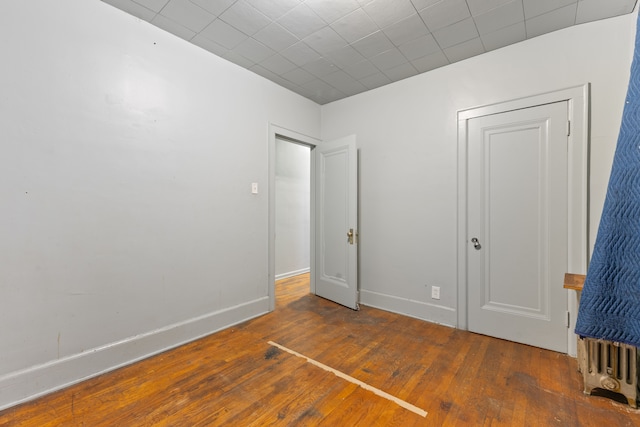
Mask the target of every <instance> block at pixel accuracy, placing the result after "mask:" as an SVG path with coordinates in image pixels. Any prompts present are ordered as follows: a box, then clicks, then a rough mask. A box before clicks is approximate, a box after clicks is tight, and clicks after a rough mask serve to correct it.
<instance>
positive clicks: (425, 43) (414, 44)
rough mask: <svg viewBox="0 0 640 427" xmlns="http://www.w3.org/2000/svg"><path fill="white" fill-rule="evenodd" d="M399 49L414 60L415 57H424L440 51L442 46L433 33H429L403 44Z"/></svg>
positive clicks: (410, 59)
mask: <svg viewBox="0 0 640 427" xmlns="http://www.w3.org/2000/svg"><path fill="white" fill-rule="evenodd" d="M399 49H400V52H402V54H403V55H404V56H405V57H406V58H407V59H408V60H409V61H413V60H414V59H418V58H422V57H423V56H427V55H431V54H432V53H435V52H438V51H439V50H440V46H439V45H438V43H437V42H436V39H435V38H434V37H433V35H431V34H427V35H425V36H422V37H420V38H417V39H415V40H411V41H410V42H408V43H405V44H403V45H402V46H400V48H399Z"/></svg>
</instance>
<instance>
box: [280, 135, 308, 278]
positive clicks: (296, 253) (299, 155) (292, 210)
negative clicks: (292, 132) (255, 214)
mask: <svg viewBox="0 0 640 427" xmlns="http://www.w3.org/2000/svg"><path fill="white" fill-rule="evenodd" d="M275 178H276V180H275V187H276V188H275V191H276V254H275V255H276V256H275V261H276V279H281V278H285V277H290V276H294V275H296V274H302V273H305V272H307V271H309V266H310V263H311V261H310V244H311V243H310V235H311V231H310V228H309V227H310V218H311V212H310V201H311V150H310V148H309V147H308V146H304V145H299V144H294V143H292V142H288V141H284V140H282V139H276V177H275Z"/></svg>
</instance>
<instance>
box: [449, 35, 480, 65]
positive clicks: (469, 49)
mask: <svg viewBox="0 0 640 427" xmlns="http://www.w3.org/2000/svg"><path fill="white" fill-rule="evenodd" d="M483 52H484V46H483V45H482V41H480V38H479V37H478V38H475V39H472V40H468V41H466V42H464V43H460V44H458V45H455V46H451V47H449V48H447V49H444V54H445V55H447V58H448V59H449V61H450V62H458V61H462V60H463V59H467V58H471V57H472V56H476V55H480V54H481V53H483Z"/></svg>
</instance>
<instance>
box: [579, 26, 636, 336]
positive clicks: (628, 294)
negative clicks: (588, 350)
mask: <svg viewBox="0 0 640 427" xmlns="http://www.w3.org/2000/svg"><path fill="white" fill-rule="evenodd" d="M639 26H640V17H639V19H638V22H637V23H636V29H637V30H638V27H639ZM576 333H577V334H578V335H580V336H585V337H590V338H598V339H604V340H608V341H614V342H621V343H625V344H631V345H634V346H637V347H640V31H637V32H636V44H635V52H634V56H633V63H632V65H631V78H630V80H629V89H628V90H627V98H626V104H625V106H624V112H623V115H622V124H621V127H620V134H619V136H618V144H617V146H616V152H615V156H614V159H613V167H612V169H611V177H610V179H609V186H608V188H607V196H606V199H605V202H604V208H603V212H602V218H601V220H600V227H599V228H598V236H597V238H596V244H595V248H594V251H593V256H592V257H591V263H590V265H589V270H588V271H587V277H586V279H585V284H584V289H583V291H582V297H581V300H580V308H579V311H578V319H577V324H576Z"/></svg>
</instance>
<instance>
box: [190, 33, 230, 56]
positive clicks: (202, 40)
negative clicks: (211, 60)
mask: <svg viewBox="0 0 640 427" xmlns="http://www.w3.org/2000/svg"><path fill="white" fill-rule="evenodd" d="M191 43H193V44H195V45H196V46H200V47H201V48H203V49H204V50H208V51H209V52H211V53H213V54H214V55H218V56H224V55H225V54H226V53H227V52H229V49H227V48H226V47H224V46H220V45H219V44H218V43H216V42H214V41H211V40H209V39H208V38H206V37H203V36H201V35H200V34H197V35H196V36H195V37H194V38H192V39H191Z"/></svg>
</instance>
